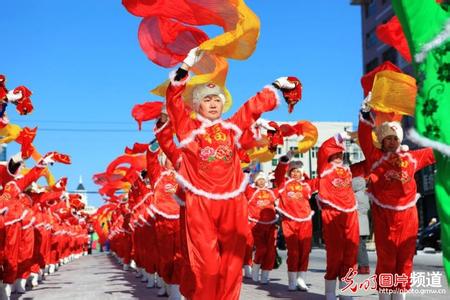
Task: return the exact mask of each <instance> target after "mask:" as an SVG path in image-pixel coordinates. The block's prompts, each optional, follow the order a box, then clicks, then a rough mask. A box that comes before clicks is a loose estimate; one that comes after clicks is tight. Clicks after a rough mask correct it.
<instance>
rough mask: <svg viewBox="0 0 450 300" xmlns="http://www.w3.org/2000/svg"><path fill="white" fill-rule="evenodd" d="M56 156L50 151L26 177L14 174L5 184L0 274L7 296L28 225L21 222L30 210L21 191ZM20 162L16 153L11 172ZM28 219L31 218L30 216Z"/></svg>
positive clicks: (1, 202) (0, 206)
mask: <svg viewBox="0 0 450 300" xmlns="http://www.w3.org/2000/svg"><path fill="white" fill-rule="evenodd" d="M55 156H56V157H55ZM57 157H58V155H55V153H49V154H47V155H46V156H45V157H43V158H42V159H41V160H40V161H39V163H38V164H37V165H36V166H35V167H33V168H32V169H31V170H30V171H29V172H28V173H27V174H25V175H24V176H23V177H20V178H19V177H15V178H14V179H12V180H10V181H9V182H7V183H6V184H5V185H4V186H3V193H2V195H1V196H0V211H1V212H2V218H3V220H4V226H5V227H4V230H5V232H4V234H5V239H4V241H3V242H4V244H2V245H0V248H1V249H3V251H2V253H3V255H4V257H3V258H2V264H3V272H2V274H1V275H2V280H3V285H2V290H3V292H4V294H6V295H7V296H8V297H9V296H10V294H11V290H12V286H11V285H12V284H13V283H14V281H15V280H16V279H17V272H18V271H19V270H18V267H19V265H18V263H19V241H20V239H21V229H22V225H27V224H22V220H24V218H26V215H27V210H25V209H24V208H23V205H22V204H21V202H20V201H19V200H18V199H19V197H20V194H21V193H22V191H23V190H24V189H25V188H27V187H28V186H29V185H30V184H31V183H32V182H34V181H36V180H37V179H38V178H39V177H40V176H41V173H42V171H43V170H44V168H45V167H46V166H47V165H49V164H51V163H54V162H55V160H57ZM21 162H22V159H21V156H20V155H17V156H15V159H14V161H12V162H11V161H10V162H9V167H8V171H9V173H10V174H17V171H18V169H19V167H20V165H21ZM28 221H31V219H30V220H28Z"/></svg>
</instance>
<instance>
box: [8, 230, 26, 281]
mask: <svg viewBox="0 0 450 300" xmlns="http://www.w3.org/2000/svg"><path fill="white" fill-rule="evenodd" d="M21 231H22V223H21V222H16V223H14V224H12V225H8V226H5V233H6V235H5V237H6V238H5V251H4V255H5V257H4V263H3V283H10V284H12V283H14V281H15V280H16V279H17V268H18V257H19V242H20V235H21Z"/></svg>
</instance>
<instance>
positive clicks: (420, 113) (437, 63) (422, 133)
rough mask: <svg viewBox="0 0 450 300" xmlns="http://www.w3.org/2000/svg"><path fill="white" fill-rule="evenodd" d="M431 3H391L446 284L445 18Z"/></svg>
mask: <svg viewBox="0 0 450 300" xmlns="http://www.w3.org/2000/svg"><path fill="white" fill-rule="evenodd" d="M441 2H443V3H442V4H439V3H436V0H392V5H393V7H394V11H395V13H396V15H397V16H398V18H399V20H400V23H401V24H402V28H403V32H404V33H405V36H406V38H407V40H408V44H409V49H410V51H411V55H412V57H413V66H414V70H415V73H416V80H417V87H418V93H417V99H416V115H415V118H416V130H412V131H411V132H410V138H411V139H412V140H413V141H415V142H416V143H418V144H420V145H422V146H427V147H432V148H433V149H434V150H435V151H434V154H435V157H436V166H437V174H436V195H437V203H438V205H437V206H438V213H439V218H440V221H441V240H442V250H443V257H444V268H445V272H446V274H447V282H450V18H449V16H450V15H449V11H448V10H449V8H448V4H445V3H444V2H447V1H441Z"/></svg>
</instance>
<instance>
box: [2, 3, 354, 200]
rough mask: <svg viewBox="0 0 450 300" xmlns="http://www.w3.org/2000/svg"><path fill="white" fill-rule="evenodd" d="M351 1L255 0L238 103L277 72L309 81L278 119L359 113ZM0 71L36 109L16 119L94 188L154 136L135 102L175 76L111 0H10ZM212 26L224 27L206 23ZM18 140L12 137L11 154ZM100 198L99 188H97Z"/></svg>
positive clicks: (5, 7)
mask: <svg viewBox="0 0 450 300" xmlns="http://www.w3.org/2000/svg"><path fill="white" fill-rule="evenodd" d="M349 2H350V1H305V0H301V1H299V0H289V1H261V0H251V1H247V5H248V6H249V7H250V8H252V9H253V10H254V12H255V13H256V14H257V15H258V16H259V17H260V19H261V35H260V40H259V42H258V45H257V49H256V51H255V52H254V54H253V55H252V56H251V57H250V58H249V59H248V60H245V61H230V69H229V73H228V79H227V82H228V84H227V87H228V89H229V90H230V92H231V93H232V95H233V98H234V104H233V108H232V109H231V110H230V112H229V113H228V115H229V114H231V113H233V112H234V111H236V110H237V108H238V107H239V106H240V104H242V103H243V101H245V100H246V99H247V98H249V97H250V96H252V95H253V94H254V93H255V92H256V91H258V90H259V89H260V88H261V87H263V86H264V85H266V84H268V83H270V82H272V81H273V80H274V79H276V78H277V77H279V76H288V75H295V76H297V77H299V78H300V80H301V81H302V83H303V87H304V90H303V100H302V102H301V103H300V104H298V105H297V106H296V107H295V110H294V113H292V114H290V115H289V114H288V113H287V106H286V105H285V104H284V105H283V106H282V107H281V108H280V109H279V110H278V111H276V112H271V113H268V114H265V115H264V117H265V118H269V119H273V120H310V121H352V122H354V123H355V122H356V120H357V112H358V108H359V104H360V102H361V99H362V98H361V97H362V90H361V87H360V83H359V79H360V77H361V75H362V57H361V56H362V50H361V19H360V8H359V7H354V6H350V5H349ZM2 15H3V17H2V18H0V27H1V28H2V40H3V46H2V47H1V50H0V55H1V56H0V74H5V75H6V76H7V79H8V82H7V86H8V88H13V87H15V86H18V85H26V86H27V87H28V88H30V89H31V90H32V91H33V97H32V100H33V103H34V106H35V111H34V112H33V114H31V115H29V116H19V115H18V114H17V113H16V112H15V110H14V108H13V107H12V106H11V107H9V108H8V115H9V118H10V119H11V120H12V123H16V124H19V125H20V126H22V127H24V126H31V127H34V126H38V128H39V129H38V135H37V136H36V139H35V145H36V146H37V148H38V150H39V151H40V152H41V153H43V154H44V153H46V152H47V151H53V150H57V151H60V152H63V153H67V154H69V155H71V157H72V161H73V164H72V165H70V166H65V165H60V166H58V165H55V166H53V168H52V171H53V173H54V175H55V177H57V178H58V177H61V176H67V177H68V178H69V189H74V188H75V187H76V185H77V183H78V178H79V176H80V175H82V176H83V181H84V184H85V186H86V188H87V189H88V190H89V191H96V190H97V186H96V185H94V184H93V182H92V180H91V178H92V175H93V174H94V173H98V172H102V171H104V170H105V168H106V166H107V164H108V163H109V162H110V161H111V160H113V159H114V158H115V157H117V156H118V155H120V154H121V153H122V152H123V149H124V148H125V146H127V145H132V144H133V143H134V142H147V141H150V140H151V139H152V138H153V134H152V132H151V128H152V126H153V124H151V123H147V124H144V130H143V131H142V132H138V131H137V125H136V123H135V122H134V120H133V119H132V117H131V113H130V112H131V108H132V106H133V105H134V104H136V103H142V102H144V101H150V100H160V99H159V98H158V97H156V96H153V95H150V94H149V93H148V91H149V90H150V89H152V88H153V87H155V86H156V85H157V84H159V83H161V82H162V81H163V80H165V79H166V78H167V74H168V72H169V70H168V69H164V68H161V67H158V66H156V65H155V64H153V63H152V62H151V61H149V60H148V59H147V58H146V56H145V55H144V53H143V52H142V51H141V49H140V47H139V43H138V40H137V29H138V25H139V23H140V19H139V18H136V17H134V16H132V15H131V14H129V13H128V12H127V11H126V10H125V9H124V8H123V6H122V5H121V2H120V1H112V0H97V1H92V0H90V1H88V0H77V1H74V0H65V1H57V0H41V1H29V0H14V1H12V0H10V1H4V3H2ZM207 32H208V33H209V34H210V35H214V34H218V33H219V31H218V30H217V29H215V28H207ZM17 150H18V147H17V146H16V145H14V144H13V143H11V144H10V146H9V147H8V156H9V155H12V154H14V153H15V152H16V151H17ZM89 202H90V204H92V205H95V206H99V205H101V204H102V203H103V200H102V199H101V198H100V196H98V195H95V194H90V195H89Z"/></svg>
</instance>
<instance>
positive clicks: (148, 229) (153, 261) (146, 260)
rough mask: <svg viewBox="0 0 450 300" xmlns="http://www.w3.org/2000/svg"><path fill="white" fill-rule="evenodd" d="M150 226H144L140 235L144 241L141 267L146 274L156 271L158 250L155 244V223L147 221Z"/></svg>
mask: <svg viewBox="0 0 450 300" xmlns="http://www.w3.org/2000/svg"><path fill="white" fill-rule="evenodd" d="M147 222H148V223H149V224H151V225H148V224H145V225H144V227H143V228H142V234H143V236H144V239H143V241H142V247H143V248H144V253H143V254H144V256H143V262H142V263H143V265H144V268H145V271H146V272H147V273H150V274H153V273H156V272H157V271H158V269H157V265H158V261H159V259H158V257H159V254H158V248H157V244H156V232H155V223H154V222H153V221H151V220H147Z"/></svg>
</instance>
